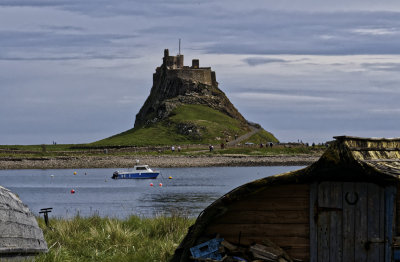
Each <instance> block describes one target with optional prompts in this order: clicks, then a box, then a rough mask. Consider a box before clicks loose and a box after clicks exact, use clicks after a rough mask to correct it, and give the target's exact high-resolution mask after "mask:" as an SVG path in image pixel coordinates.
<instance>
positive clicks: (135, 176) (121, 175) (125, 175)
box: [112, 172, 160, 179]
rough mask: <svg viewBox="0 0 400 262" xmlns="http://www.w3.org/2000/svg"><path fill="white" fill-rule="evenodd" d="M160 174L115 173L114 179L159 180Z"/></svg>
mask: <svg viewBox="0 0 400 262" xmlns="http://www.w3.org/2000/svg"><path fill="white" fill-rule="evenodd" d="M159 174H160V173H159V172H151V173H150V172H149V173H136V172H134V173H130V172H123V173H114V174H113V177H112V178H113V179H144V178H157V176H158V175H159Z"/></svg>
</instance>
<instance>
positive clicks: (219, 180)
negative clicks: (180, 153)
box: [0, 166, 302, 218]
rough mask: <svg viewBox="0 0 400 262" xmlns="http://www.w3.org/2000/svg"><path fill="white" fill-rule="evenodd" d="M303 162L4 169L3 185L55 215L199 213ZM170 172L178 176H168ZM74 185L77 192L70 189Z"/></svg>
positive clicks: (31, 205) (33, 208)
mask: <svg viewBox="0 0 400 262" xmlns="http://www.w3.org/2000/svg"><path fill="white" fill-rule="evenodd" d="M299 168H302V167H299V166H289V167H288V166H275V167H207V168H160V169H157V170H160V171H161V175H160V176H159V177H158V178H157V179H145V180H135V179H126V180H123V179H121V180H113V179H111V178H110V177H111V175H112V173H113V171H115V169H106V168H103V169H48V170H0V185H2V186H4V187H7V188H9V189H10V190H11V191H13V192H14V193H16V194H18V195H19V197H20V198H21V199H22V201H23V202H24V203H25V204H27V205H28V206H29V208H30V209H31V211H32V212H33V213H35V214H38V212H39V210H40V209H41V208H47V207H52V208H53V212H52V213H51V216H59V217H67V218H68V217H72V216H74V215H76V214H77V213H79V214H80V215H82V216H88V215H92V214H98V215H100V216H110V217H119V218H124V217H127V216H129V215H132V214H135V215H139V216H146V217H150V216H154V215H158V214H171V213H176V212H179V213H183V214H186V215H189V216H197V215H198V214H199V213H200V212H201V211H202V210H203V209H204V208H205V207H207V206H208V205H209V204H211V203H212V202H213V201H214V200H216V199H218V198H219V197H221V196H222V195H224V194H225V193H227V192H229V191H230V190H232V189H233V188H235V187H237V186H240V185H242V184H244V183H246V182H250V181H253V180H255V179H258V178H262V177H266V176H271V175H274V174H279V173H283V172H287V171H291V170H296V169H299ZM74 172H77V174H76V175H74V174H73V173H74ZM85 174H86V175H85ZM169 176H172V177H173V178H172V179H168V177H169ZM150 183H153V184H154V186H153V187H151V186H150ZM159 183H162V187H160V186H159ZM71 189H74V190H75V194H71V193H70V191H71Z"/></svg>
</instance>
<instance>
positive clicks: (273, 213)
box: [213, 210, 309, 224]
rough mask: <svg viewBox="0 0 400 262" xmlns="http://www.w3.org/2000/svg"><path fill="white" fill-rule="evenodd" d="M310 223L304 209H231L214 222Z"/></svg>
mask: <svg viewBox="0 0 400 262" xmlns="http://www.w3.org/2000/svg"><path fill="white" fill-rule="evenodd" d="M219 223H224V224H240V223H245V224H258V223H264V224H308V223H309V214H308V213H307V212H305V211H304V210H256V211H254V210H235V211H233V210H229V211H228V212H226V213H225V214H224V216H223V217H221V218H219V219H217V220H216V221H215V222H213V224H219Z"/></svg>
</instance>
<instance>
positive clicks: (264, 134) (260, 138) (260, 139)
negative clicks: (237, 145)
mask: <svg viewBox="0 0 400 262" xmlns="http://www.w3.org/2000/svg"><path fill="white" fill-rule="evenodd" d="M245 142H252V143H255V144H260V143H262V144H265V143H267V142H273V143H276V142H278V139H276V137H274V135H273V134H271V133H270V132H268V131H265V130H261V131H260V132H258V133H256V134H255V135H252V136H251V137H249V138H248V139H246V140H245V141H243V142H242V143H245Z"/></svg>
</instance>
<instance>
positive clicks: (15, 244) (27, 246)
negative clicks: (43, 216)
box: [0, 186, 47, 261]
mask: <svg viewBox="0 0 400 262" xmlns="http://www.w3.org/2000/svg"><path fill="white" fill-rule="evenodd" d="M41 252H47V243H46V241H45V240H44V238H43V232H42V230H41V229H40V228H39V226H38V224H37V221H36V219H35V217H34V215H33V214H32V213H31V212H30V210H29V208H28V207H27V206H26V205H25V204H23V203H22V201H21V200H20V199H19V198H18V196H16V195H15V194H14V193H12V192H11V191H10V190H8V189H7V188H4V187H2V186H0V261H8V260H11V261H15V260H17V261H25V260H31V259H32V258H33V256H34V255H37V254H38V253H41Z"/></svg>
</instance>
